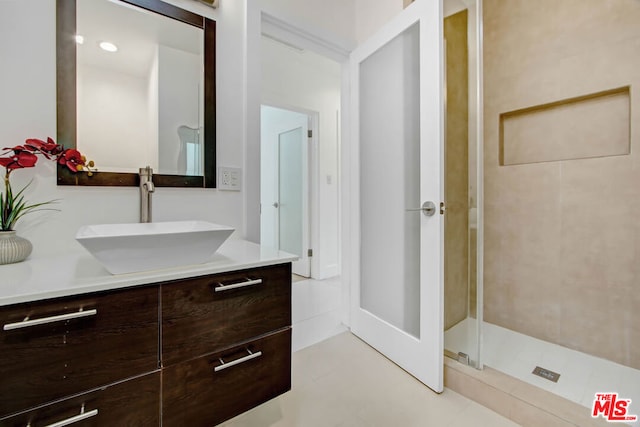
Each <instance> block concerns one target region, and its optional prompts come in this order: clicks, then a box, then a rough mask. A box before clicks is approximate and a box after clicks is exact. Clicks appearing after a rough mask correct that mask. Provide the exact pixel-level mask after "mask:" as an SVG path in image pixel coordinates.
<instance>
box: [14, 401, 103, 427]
mask: <svg viewBox="0 0 640 427" xmlns="http://www.w3.org/2000/svg"><path fill="white" fill-rule="evenodd" d="M96 415H98V410H97V409H93V410H91V411H89V412H84V405H82V408H81V409H80V414H79V415H76V416H74V417H71V418H67V419H66V420H62V421H58V422H57V423H53V424H49V425H48V426H46V427H64V426H68V425H71V424H74V423H77V422H78V421H82V420H86V419H87V418H91V417H95V416H96ZM30 426H31V422H29V424H27V427H30Z"/></svg>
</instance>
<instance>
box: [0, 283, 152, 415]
mask: <svg viewBox="0 0 640 427" xmlns="http://www.w3.org/2000/svg"><path fill="white" fill-rule="evenodd" d="M27 317H28V319H29V321H30V322H31V323H29V322H23V321H24V320H25V318H27ZM0 325H2V327H1V329H2V330H0V417H2V416H5V415H9V414H12V413H17V412H19V411H24V410H26V409H29V408H31V407H33V406H37V405H41V404H43V403H46V402H49V401H52V400H55V399H60V398H64V397H67V396H70V395H72V394H77V393H80V392H83V391H84V390H89V389H92V388H96V387H98V386H102V385H106V384H109V383H112V382H115V381H118V380H121V379H124V378H127V377H132V376H135V375H139V374H140V373H144V372H151V371H153V370H155V369H157V368H158V334H159V333H158V287H157V286H155V287H145V288H132V289H128V290H125V291H116V292H112V293H108V294H93V295H83V296H82V297H71V298H61V299H56V300H49V301H41V302H37V303H25V304H17V305H12V306H7V307H0Z"/></svg>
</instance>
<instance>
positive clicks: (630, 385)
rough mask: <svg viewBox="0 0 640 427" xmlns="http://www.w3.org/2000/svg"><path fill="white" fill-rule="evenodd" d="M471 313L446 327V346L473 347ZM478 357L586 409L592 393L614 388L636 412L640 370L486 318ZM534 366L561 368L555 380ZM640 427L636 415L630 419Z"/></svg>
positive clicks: (638, 411)
mask: <svg viewBox="0 0 640 427" xmlns="http://www.w3.org/2000/svg"><path fill="white" fill-rule="evenodd" d="M475 323H476V320H475V319H471V318H467V319H465V320H464V321H462V322H460V323H458V324H457V325H455V326H454V327H452V328H450V329H449V330H448V331H446V332H445V348H447V349H449V350H452V351H455V352H458V351H465V350H468V351H472V350H473V346H475V343H474V340H473V339H472V337H473V334H472V333H471V332H470V331H474V330H475ZM482 334H483V342H482V344H483V346H482V348H483V350H482V351H483V353H482V362H483V364H484V365H485V366H490V367H492V368H494V369H497V370H499V371H501V372H504V373H505V374H508V375H511V376H512V377H515V378H518V379H520V380H522V381H525V382H527V383H529V384H532V385H535V386H537V387H540V388H542V389H544V390H547V391H550V392H552V393H554V394H556V395H558V396H561V397H564V398H565V399H568V400H571V401H573V402H576V403H578V404H580V405H582V406H584V407H586V408H589V409H591V407H592V406H593V400H594V398H595V393H598V392H617V393H618V394H619V396H620V398H624V399H631V405H630V411H629V412H630V414H633V415H640V370H637V369H633V368H629V367H627V366H623V365H620V364H617V363H614V362H611V361H609V360H605V359H601V358H598V357H594V356H590V355H588V354H584V353H581V352H579V351H575V350H571V349H568V348H565V347H562V346H559V345H557V344H552V343H549V342H546V341H542V340H539V339H536V338H533V337H530V336H527V335H523V334H520V333H517V332H514V331H511V330H509V329H506V328H502V327H500V326H496V325H493V324H491V323H486V322H485V323H484V324H483V331H482ZM536 366H541V367H543V368H545V369H549V370H552V371H554V372H557V373H559V374H560V379H559V380H558V382H557V383H554V382H551V381H548V380H545V379H543V378H540V377H538V376H536V375H533V374H532V373H531V372H532V371H533V369H534V368H535V367H536ZM629 425H631V426H634V427H640V421H637V422H635V423H631V424H629Z"/></svg>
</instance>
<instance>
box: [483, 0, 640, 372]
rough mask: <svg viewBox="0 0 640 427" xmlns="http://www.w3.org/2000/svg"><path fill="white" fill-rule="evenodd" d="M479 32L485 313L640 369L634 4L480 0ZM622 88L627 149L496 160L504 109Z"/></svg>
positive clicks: (626, 0) (639, 50) (637, 21)
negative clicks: (627, 107)
mask: <svg viewBox="0 0 640 427" xmlns="http://www.w3.org/2000/svg"><path fill="white" fill-rule="evenodd" d="M484 30H485V34H484V99H485V110H484V114H485V123H484V124H485V135H484V138H485V159H484V167H485V195H484V196H485V199H484V206H485V240H484V249H485V265H484V271H485V275H484V298H485V300H484V313H485V319H486V320H487V321H488V322H491V323H495V324H497V325H500V326H503V327H506V328H509V329H513V330H515V331H518V332H522V333H525V334H529V335H532V336H534V337H536V338H540V339H544V340H547V341H551V342H555V343H558V344H560V345H564V346H567V347H570V348H574V349H577V350H580V351H584V352H586V353H589V354H593V355H596V356H600V357H604V358H607V359H610V360H613V361H616V362H619V363H622V364H625V365H628V366H632V367H635V368H640V310H639V309H638V307H640V218H639V214H640V155H639V154H638V150H639V149H640V131H639V128H638V125H640V93H638V88H639V87H640V1H638V0H607V1H604V0H536V1H504V0H485V2H484ZM624 86H630V102H631V116H630V123H631V126H630V147H631V154H630V155H621V156H615V157H614V156H604V157H597V158H591V159H569V160H562V161H552V162H546V163H531V164H520V165H509V166H500V165H499V116H500V114H501V113H505V112H509V111H515V110H519V109H524V108H528V107H532V106H536V105H543V104H547V103H551V102H555V101H558V100H563V99H570V98H575V97H579V96H584V95H588V94H592V93H598V92H602V91H606V90H610V89H614V88H620V87H624ZM583 120H584V121H585V122H588V121H589V117H584V118H583ZM545 131H546V129H540V133H541V134H544V132H545ZM574 142H575V141H574ZM567 143H573V142H570V141H568V142H567Z"/></svg>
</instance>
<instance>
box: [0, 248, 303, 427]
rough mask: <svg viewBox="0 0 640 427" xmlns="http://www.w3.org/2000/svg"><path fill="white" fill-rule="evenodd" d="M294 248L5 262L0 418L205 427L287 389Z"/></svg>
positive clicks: (0, 303)
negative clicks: (137, 262)
mask: <svg viewBox="0 0 640 427" xmlns="http://www.w3.org/2000/svg"><path fill="white" fill-rule="evenodd" d="M294 259H295V257H293V256H291V255H289V254H286V253H283V252H278V251H276V250H269V249H265V248H262V247H260V246H258V245H255V244H253V243H249V242H246V241H240V240H230V241H227V242H226V243H225V244H224V245H223V247H222V248H221V249H220V250H219V251H218V252H217V253H216V254H215V255H214V256H213V258H212V260H211V262H208V263H206V264H200V265H195V266H189V267H180V268H172V269H166V270H155V271H151V272H145V273H135V274H125V275H117V276H113V275H109V274H108V273H107V272H106V270H104V269H103V268H102V267H101V266H100V264H98V262H97V261H96V260H95V259H93V258H92V257H91V256H90V255H89V254H88V253H86V252H78V253H77V254H71V255H65V256H61V257H51V258H46V259H45V258H42V259H31V260H28V261H26V262H24V263H21V264H15V265H8V266H2V267H1V269H0V276H1V278H2V279H1V281H0V325H2V330H1V331H0V379H1V380H0V426H21V427H24V426H29V425H30V426H32V427H37V426H49V425H56V426H58V425H59V426H62V425H91V426H114V425H118V426H134V425H135V426H154V425H158V426H159V425H164V426H187V425H188V426H213V425H216V424H219V423H221V422H223V421H225V420H227V419H229V418H231V417H233V416H235V415H238V414H240V413H242V412H244V411H246V410H248V409H250V408H252V407H254V406H257V405H259V404H261V403H263V402H265V401H267V400H270V399H272V398H274V397H276V396H278V395H280V394H282V393H284V392H286V391H288V390H289V389H290V387H291V261H293V260H294ZM65 420H67V421H68V422H67V423H61V422H63V421H65ZM55 423H59V424H55ZM76 423H77V424H76Z"/></svg>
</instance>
